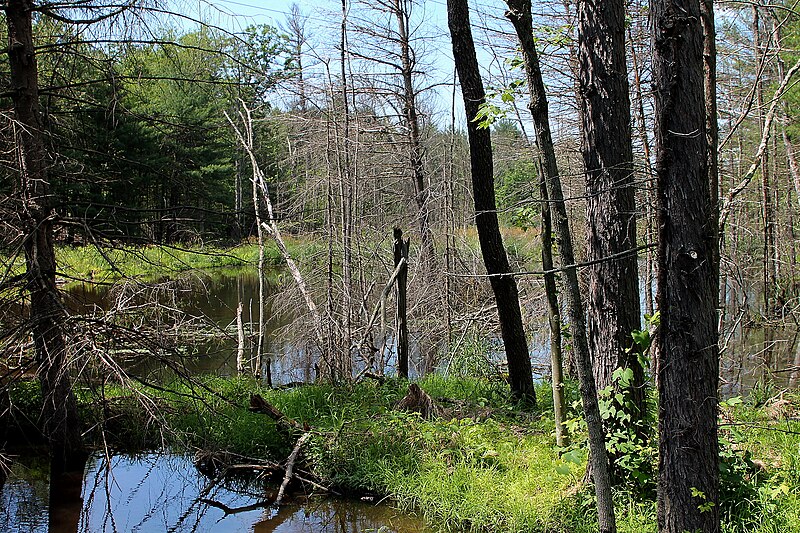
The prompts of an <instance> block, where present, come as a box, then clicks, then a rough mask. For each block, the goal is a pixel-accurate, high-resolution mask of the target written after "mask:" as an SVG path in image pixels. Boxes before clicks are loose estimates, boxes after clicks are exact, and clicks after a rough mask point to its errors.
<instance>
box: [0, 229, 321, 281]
mask: <svg viewBox="0 0 800 533" xmlns="http://www.w3.org/2000/svg"><path fill="white" fill-rule="evenodd" d="M285 240H286V246H287V248H288V249H289V252H290V253H291V254H292V255H293V256H294V257H297V258H300V259H303V258H307V257H310V256H312V255H314V254H316V253H317V252H319V251H320V250H321V249H322V246H323V244H322V243H321V242H319V241H315V240H312V239H311V238H306V237H286V238H285ZM264 251H265V260H266V264H267V266H278V265H282V264H283V257H282V256H281V253H280V251H279V250H278V247H277V246H276V245H275V243H274V242H273V241H268V242H267V243H266V245H265V250H264ZM56 261H57V263H58V265H59V267H58V268H59V278H60V279H61V280H62V281H64V282H72V281H93V282H104V281H113V280H115V279H119V278H123V277H159V276H167V277H169V276H172V275H174V274H175V273H179V272H185V271H189V270H205V269H212V268H219V267H245V266H248V267H253V266H254V265H256V264H258V245H257V244H253V243H242V244H240V245H238V246H234V247H229V248H220V247H215V246H157V245H147V246H118V247H105V246H104V247H97V246H59V247H57V248H56ZM0 266H2V268H3V270H6V269H9V270H10V272H11V273H14V274H20V273H22V272H23V270H24V266H25V265H24V258H23V257H21V256H18V257H16V258H15V259H14V261H13V264H11V259H10V258H8V257H2V258H0Z"/></svg>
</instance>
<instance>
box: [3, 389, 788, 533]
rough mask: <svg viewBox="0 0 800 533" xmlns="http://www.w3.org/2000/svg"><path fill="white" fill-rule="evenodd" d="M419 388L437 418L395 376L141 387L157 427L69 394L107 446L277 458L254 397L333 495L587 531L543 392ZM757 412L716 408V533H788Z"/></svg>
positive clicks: (503, 523) (634, 532) (623, 517)
mask: <svg viewBox="0 0 800 533" xmlns="http://www.w3.org/2000/svg"><path fill="white" fill-rule="evenodd" d="M419 384H420V386H421V387H422V388H423V389H425V390H426V391H428V392H429V393H430V394H431V395H432V396H433V397H434V398H438V399H440V403H441V405H442V406H443V407H444V409H445V412H444V415H443V416H442V417H441V418H439V419H436V420H432V421H426V420H422V419H421V418H420V417H419V416H417V415H416V414H409V413H403V412H398V411H396V410H394V408H393V406H394V405H395V404H396V402H397V401H398V400H399V399H400V398H402V396H403V395H404V394H405V392H406V386H407V382H405V381H402V380H394V379H391V380H388V381H387V382H386V383H384V384H377V383H375V382H372V381H370V382H366V383H362V384H359V385H355V386H345V385H342V386H334V385H327V384H314V385H308V386H303V387H297V388H293V389H288V390H285V391H277V390H269V389H266V388H264V387H263V386H261V385H260V384H259V383H257V382H256V381H255V380H253V379H252V378H248V377H241V378H216V377H209V378H204V379H203V380H202V381H200V382H198V383H195V384H193V385H188V384H173V385H170V386H168V387H166V388H167V389H169V390H170V392H165V391H152V390H151V391H148V394H149V397H150V398H151V400H152V403H151V404H150V405H152V406H154V407H155V410H156V411H157V412H158V413H159V415H158V421H157V423H156V422H153V421H150V422H148V420H150V418H149V416H148V415H147V414H146V413H145V412H144V410H143V409H142V408H141V404H140V403H139V401H138V400H137V399H136V397H137V394H136V393H138V392H143V391H144V389H143V388H139V389H137V390H136V391H135V392H132V391H131V390H130V389H122V388H119V387H106V388H105V389H104V390H102V391H98V390H90V389H80V390H79V394H78V398H79V402H80V404H81V408H82V410H83V413H84V416H85V417H86V418H87V419H89V420H92V421H94V422H95V423H98V422H101V420H102V418H103V414H104V410H103V408H102V407H101V406H102V405H103V402H102V401H100V400H101V399H100V398H98V397H97V396H98V394H99V393H101V392H102V394H103V395H104V398H105V402H106V406H107V409H106V410H105V414H106V415H111V419H110V421H109V420H107V421H106V422H105V427H106V430H107V435H106V437H107V438H108V439H111V441H112V443H113V442H116V443H117V444H119V443H125V444H127V445H150V446H161V445H163V444H166V445H167V446H170V447H173V448H179V449H207V450H227V451H232V452H236V453H240V454H242V455H247V456H253V457H268V458H272V459H275V460H282V459H284V458H285V457H286V455H287V454H288V452H289V450H290V448H291V446H292V444H293V442H294V439H295V438H296V437H297V435H293V436H291V437H289V438H286V437H285V436H284V435H282V434H281V433H280V432H279V431H278V430H277V428H276V427H275V424H274V423H273V422H272V421H271V420H270V419H269V418H268V417H266V416H264V415H260V414H255V413H251V412H249V410H248V409H247V406H248V404H249V398H250V395H251V394H252V393H258V394H261V395H262V396H263V397H264V398H266V399H267V400H268V401H269V402H270V403H272V404H273V405H275V406H276V407H277V408H278V409H280V410H281V411H283V412H284V413H285V414H286V415H287V416H288V417H290V418H292V419H294V420H296V421H298V422H300V423H307V424H309V425H310V426H311V427H312V431H313V437H312V440H311V441H310V442H309V444H308V445H307V447H306V449H305V457H306V460H307V462H308V464H307V467H308V468H310V469H311V470H313V471H314V472H315V473H316V474H317V475H318V476H320V477H322V478H323V479H326V480H328V481H330V482H331V483H333V484H335V485H336V486H337V487H339V488H340V489H341V490H342V492H346V493H349V494H360V493H370V494H375V495H378V496H381V497H382V496H390V497H391V498H392V499H393V501H394V502H395V503H396V505H398V506H400V507H402V508H406V509H413V510H415V511H416V512H418V513H420V514H422V515H424V516H425V517H426V518H427V519H428V520H429V521H430V522H431V523H432V524H435V525H438V526H440V527H441V528H443V529H451V530H461V531H463V530H466V531H508V532H517V531H519V532H522V531H525V532H564V533H566V532H575V533H591V532H594V531H596V529H597V524H596V518H595V516H594V507H593V503H592V500H593V494H592V492H591V491H590V490H588V489H587V488H586V487H584V486H582V485H581V479H582V476H583V469H584V467H585V461H586V453H585V450H582V451H580V452H579V453H576V454H574V455H573V457H572V460H571V461H569V460H566V459H565V458H562V457H559V454H558V453H557V452H556V450H555V448H554V437H553V421H552V418H551V416H550V414H549V410H548V407H547V405H546V404H547V401H546V400H547V397H548V395H549V390H548V388H547V386H546V385H543V386H542V387H541V388H540V389H539V391H538V392H539V396H540V398H541V400H542V402H541V403H542V404H543V406H542V407H541V409H542V410H541V411H530V410H525V409H523V408H522V406H520V405H518V404H517V403H515V402H514V401H513V400H511V399H510V397H509V395H508V390H507V387H506V385H505V384H504V383H503V382H501V381H498V380H487V379H477V378H444V377H441V376H437V375H432V376H428V377H426V378H424V379H423V380H421V381H420V382H419ZM26 398H27V400H26ZM13 399H14V401H15V402H17V403H18V404H19V405H25V406H26V409H33V407H32V406H34V404H35V403H36V401H37V400H36V391H35V390H33V389H32V388H31V387H27V388H25V387H22V388H21V389H20V392H19V394H18V395H17V396H14V398H13ZM787 399H788V402H789V403H788V405H789V407H787V408H786V409H787V410H785V411H782V413H783V414H786V413H790V412H792V413H795V414H796V412H797V409H798V406H800V401H798V398H796V397H788V396H787ZM26 401H27V403H26ZM770 405H771V404H769V403H768V405H767V407H764V406H758V405H751V404H747V403H742V404H739V405H729V406H726V407H725V408H724V410H723V415H722V418H721V420H722V426H721V428H722V430H721V431H722V436H723V441H724V445H723V459H724V462H725V465H726V468H727V469H728V470H727V471H726V472H727V473H726V474H725V475H724V476H723V478H724V479H723V491H724V494H725V498H726V501H725V502H723V505H722V506H721V511H722V516H723V519H724V524H723V531H724V532H725V533H744V532H751V531H753V532H758V533H772V532H774V533H777V532H779V531H780V532H783V531H800V422H799V421H798V420H796V419H793V418H791V417H788V418H787V416H778V417H776V416H775V413H774V412H772V411H770ZM791 409H794V411H790V410H791ZM792 416H795V415H794V414H793V415H792ZM162 424H163V426H162ZM96 427H97V428H99V427H100V425H97V426H96ZM162 427H168V428H170V429H169V431H164V430H163V429H162ZM89 435H90V436H94V437H97V436H98V435H99V433H98V432H97V431H96V430H95V431H93V432H90V433H89ZM579 439H580V436H576V439H575V440H576V441H577V440H579ZM557 467H558V469H557ZM615 501H616V510H617V518H618V525H619V531H620V532H628V533H655V532H656V531H657V526H656V508H655V502H654V501H653V497H652V496H648V497H644V496H641V495H638V494H635V493H633V491H631V490H630V489H628V490H627V491H617V493H616V494H615Z"/></svg>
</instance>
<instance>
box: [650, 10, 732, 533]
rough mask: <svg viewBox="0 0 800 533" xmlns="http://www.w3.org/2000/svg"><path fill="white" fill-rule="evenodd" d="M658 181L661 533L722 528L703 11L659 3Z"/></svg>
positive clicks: (655, 20) (655, 23) (655, 28)
mask: <svg viewBox="0 0 800 533" xmlns="http://www.w3.org/2000/svg"><path fill="white" fill-rule="evenodd" d="M650 6H651V13H652V19H651V20H652V34H653V49H654V59H653V72H654V84H653V87H654V91H655V105H656V115H655V118H656V128H655V132H656V154H657V155H656V174H657V176H658V213H659V220H658V223H659V248H658V260H659V268H658V295H657V302H658V308H659V310H660V312H661V326H660V330H659V343H658V365H657V366H658V370H657V376H658V379H657V383H658V390H659V427H658V429H659V480H658V526H659V531H661V532H662V533H683V532H685V531H703V532H704V533H716V532H718V531H719V529H720V523H719V496H718V495H719V466H718V462H719V451H718V448H719V442H718V438H717V404H718V398H717V385H718V380H719V349H718V346H717V340H718V339H717V320H716V307H717V299H718V293H717V291H718V277H717V273H718V269H717V268H715V267H714V265H713V262H714V260H715V258H716V254H715V251H714V247H715V245H716V242H717V234H718V228H717V225H716V223H715V222H716V221H715V220H714V218H713V216H712V213H713V212H714V207H713V206H712V202H711V200H712V198H711V196H712V195H711V190H710V188H709V172H708V153H709V152H708V138H707V136H706V119H705V117H706V109H705V107H706V106H705V94H704V83H703V79H704V75H703V67H704V65H703V63H704V61H703V50H704V44H703V42H704V36H703V28H702V25H701V13H700V3H699V2H696V1H691V0H657V1H655V2H651V4H650Z"/></svg>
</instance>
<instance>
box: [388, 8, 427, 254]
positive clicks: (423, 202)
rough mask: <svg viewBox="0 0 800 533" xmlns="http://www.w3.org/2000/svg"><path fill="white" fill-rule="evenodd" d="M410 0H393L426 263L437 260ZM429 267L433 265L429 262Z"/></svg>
mask: <svg viewBox="0 0 800 533" xmlns="http://www.w3.org/2000/svg"><path fill="white" fill-rule="evenodd" d="M410 5H411V3H410V1H409V0H394V14H395V16H396V18H397V28H398V35H399V37H400V43H399V44H400V60H401V74H402V77H403V118H404V119H405V122H406V130H407V133H408V142H409V148H410V150H411V154H410V159H411V170H412V172H413V181H414V200H415V201H416V203H417V209H418V214H417V218H418V223H419V231H420V235H421V238H422V252H423V254H422V256H423V257H422V259H423V262H424V263H425V264H429V263H430V262H432V261H434V260H435V259H436V255H435V250H434V246H433V234H432V233H431V228H430V213H429V209H430V207H429V205H428V203H429V198H430V191H429V190H428V187H427V185H426V184H425V164H424V150H423V147H422V142H421V140H420V131H419V117H418V115H417V95H416V91H415V90H414V69H415V68H416V65H415V61H414V56H413V54H412V50H411V38H410V33H411V29H410V13H409V11H410ZM429 266H432V264H430V265H429Z"/></svg>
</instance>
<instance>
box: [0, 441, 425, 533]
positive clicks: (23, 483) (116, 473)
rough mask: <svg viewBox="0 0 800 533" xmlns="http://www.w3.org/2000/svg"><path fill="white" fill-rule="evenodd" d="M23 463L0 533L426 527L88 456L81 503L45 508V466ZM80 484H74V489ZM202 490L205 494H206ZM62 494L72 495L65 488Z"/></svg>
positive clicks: (171, 461)
mask: <svg viewBox="0 0 800 533" xmlns="http://www.w3.org/2000/svg"><path fill="white" fill-rule="evenodd" d="M41 467H42V465H37V464H35V461H32V460H31V461H22V462H21V463H17V464H16V465H15V466H14V469H13V472H12V475H11V477H10V478H9V480H8V481H7V483H6V485H5V488H4V489H3V490H2V493H1V494H0V531H3V532H14V533H17V532H18V533H76V532H81V533H117V532H118V533H136V532H138V533H150V532H152V533H166V532H174V533H184V532H185V533H188V532H197V533H204V532H214V533H216V532H219V533H229V532H230V533H234V532H237V533H238V532H246V531H252V532H254V533H267V532H274V533H367V532H372V533H376V532H383V533H391V532H395V533H412V532H425V531H428V530H427V529H426V527H425V524H424V522H422V521H421V520H419V519H417V518H415V517H414V516H410V515H407V514H403V513H400V512H398V511H396V510H394V509H392V508H391V507H389V506H388V505H384V504H381V505H375V504H372V503H367V502H360V501H354V500H345V499H331V498H319V499H315V498H311V499H306V500H304V501H290V502H287V503H286V504H285V505H283V506H281V508H280V509H275V508H272V507H270V506H269V505H267V504H266V503H265V501H272V500H274V498H275V492H276V488H275V487H274V486H270V485H266V484H264V483H261V484H260V485H259V484H258V483H256V482H249V483H244V482H239V483H236V482H231V483H228V484H227V485H223V484H220V485H215V486H214V487H213V488H211V489H210V490H207V487H208V486H209V480H208V478H206V477H205V476H203V475H201V474H200V473H198V471H197V470H196V469H195V467H194V464H193V463H192V461H191V458H188V457H185V456H179V455H168V454H148V455H138V456H133V455H118V456H112V457H111V458H110V460H107V459H106V457H104V456H101V455H95V456H92V457H91V458H90V460H89V463H88V464H87V467H86V473H85V475H84V477H83V479H82V480H81V479H76V480H73V481H74V482H75V483H76V484H77V485H76V486H75V487H74V488H73V490H74V491H75V493H76V494H77V493H78V491H80V494H81V497H80V498H77V497H76V498H72V499H71V500H70V499H69V498H65V500H66V501H63V502H57V503H54V504H53V505H52V507H51V506H50V505H49V496H48V492H49V483H48V476H47V472H46V468H45V469H44V470H43V469H42V468H41ZM78 485H79V486H78ZM206 490H207V492H206ZM64 492H65V493H67V492H69V490H65V491H64Z"/></svg>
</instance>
